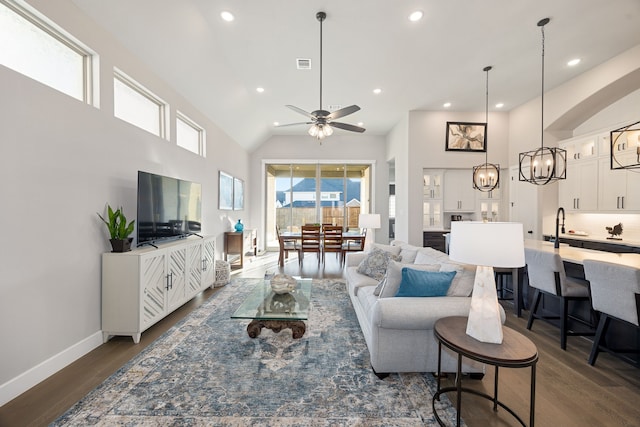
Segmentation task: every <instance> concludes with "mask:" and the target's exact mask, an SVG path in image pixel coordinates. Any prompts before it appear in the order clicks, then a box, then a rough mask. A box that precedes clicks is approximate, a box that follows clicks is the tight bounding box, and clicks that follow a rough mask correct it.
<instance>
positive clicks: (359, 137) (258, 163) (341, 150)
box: [249, 130, 389, 248]
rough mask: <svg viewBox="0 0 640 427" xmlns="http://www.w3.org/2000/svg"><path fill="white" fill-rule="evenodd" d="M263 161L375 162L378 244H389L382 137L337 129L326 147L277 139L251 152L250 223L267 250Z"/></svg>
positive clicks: (308, 141)
mask: <svg viewBox="0 0 640 427" xmlns="http://www.w3.org/2000/svg"><path fill="white" fill-rule="evenodd" d="M263 160H265V161H268V162H270V163H274V162H285V163H286V162H295V161H301V160H305V161H306V160H312V161H314V162H318V163H322V162H323V161H341V162H342V161H344V162H347V163H348V162H350V163H354V162H356V163H359V162H363V163H369V162H372V163H373V165H374V166H373V169H374V174H375V175H374V182H373V191H372V194H373V195H374V200H373V212H375V213H379V214H380V215H381V225H382V228H381V229H380V230H376V233H375V235H376V241H380V242H387V241H388V239H387V236H388V235H389V230H388V229H389V206H388V203H389V201H388V195H389V185H388V184H389V168H388V167H387V163H386V157H385V140H384V138H383V137H381V136H376V135H369V134H367V133H366V132H365V133H364V134H352V133H350V132H346V131H341V130H336V131H335V132H334V133H333V135H331V136H330V137H328V138H326V139H325V140H323V141H322V145H321V144H320V143H319V142H318V141H317V140H316V139H315V138H312V137H310V136H290V135H280V136H273V137H271V138H270V139H268V140H267V141H266V142H264V143H263V144H262V145H260V146H259V147H257V148H256V149H255V150H254V151H253V152H252V153H251V160H250V162H251V163H250V170H251V188H250V189H251V203H252V206H254V207H255V209H253V210H252V211H251V215H250V217H249V221H250V222H249V224H250V227H252V228H258V236H259V238H258V245H259V246H260V248H264V245H265V237H264V236H265V229H264V223H263V218H265V215H266V214H265V203H264V197H265V190H264V188H265V187H264V185H265V181H264V175H263V173H264V170H263Z"/></svg>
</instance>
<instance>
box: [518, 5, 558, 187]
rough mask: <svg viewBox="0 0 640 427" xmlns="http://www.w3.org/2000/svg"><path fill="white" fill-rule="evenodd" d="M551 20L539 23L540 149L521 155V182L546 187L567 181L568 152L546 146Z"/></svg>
mask: <svg viewBox="0 0 640 427" xmlns="http://www.w3.org/2000/svg"><path fill="white" fill-rule="evenodd" d="M549 21H550V19H549V18H544V19H542V20H540V21H539V22H538V27H540V31H541V32H542V96H541V98H540V109H541V115H540V148H538V149H536V150H532V151H527V152H524V153H520V161H519V170H520V172H519V180H520V181H526V182H529V183H531V184H536V185H545V184H549V183H551V182H555V181H557V180H560V179H567V152H566V150H563V149H561V148H556V147H545V146H544V26H545V25H547V24H548V23H549Z"/></svg>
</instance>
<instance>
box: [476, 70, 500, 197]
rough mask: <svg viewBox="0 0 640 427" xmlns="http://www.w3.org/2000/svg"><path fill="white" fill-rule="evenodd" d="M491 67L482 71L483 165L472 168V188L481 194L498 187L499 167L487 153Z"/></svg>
mask: <svg viewBox="0 0 640 427" xmlns="http://www.w3.org/2000/svg"><path fill="white" fill-rule="evenodd" d="M491 68H492V67H491V66H488V67H484V69H483V70H482V71H484V72H486V73H487V85H486V95H487V96H486V103H485V124H486V125H487V128H486V129H487V131H485V135H484V144H485V145H484V146H485V147H487V149H486V150H485V152H484V163H483V164H481V165H478V166H474V167H473V188H474V189H476V190H480V191H483V192H489V191H492V190H494V189H496V188H498V187H499V186H500V166H499V165H494V164H493V163H489V161H488V160H487V159H488V153H489V148H488V146H487V134H488V129H489V127H488V124H489V71H490V70H491Z"/></svg>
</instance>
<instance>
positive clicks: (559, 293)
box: [524, 248, 594, 350]
mask: <svg viewBox="0 0 640 427" xmlns="http://www.w3.org/2000/svg"><path fill="white" fill-rule="evenodd" d="M524 259H525V262H526V264H527V272H528V276H529V286H531V287H532V288H534V289H535V294H534V295H533V307H532V308H531V311H530V312H529V321H528V322H527V329H529V330H531V327H532V326H533V321H534V320H535V319H543V320H551V319H560V348H562V349H563V350H566V349H567V336H592V335H594V332H593V331H592V329H593V325H592V324H591V323H590V322H588V321H586V320H584V319H580V318H577V317H575V316H570V315H569V302H571V301H589V286H588V283H587V282H586V281H585V280H579V279H574V278H569V277H567V275H566V272H565V270H564V264H563V263H562V258H560V255H559V254H557V253H555V252H545V251H539V250H536V249H530V248H525V249H524ZM543 295H548V296H551V297H555V298H558V299H560V315H559V316H547V315H544V314H542V313H540V314H539V313H538V306H539V305H540V300H541V299H542V296H543ZM540 311H541V312H542V311H543V309H541V310H540ZM569 318H571V319H573V320H576V321H578V322H580V323H583V324H585V325H588V326H589V327H590V330H588V331H573V330H570V329H569Z"/></svg>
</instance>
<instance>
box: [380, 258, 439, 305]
mask: <svg viewBox="0 0 640 427" xmlns="http://www.w3.org/2000/svg"><path fill="white" fill-rule="evenodd" d="M403 268H411V269H414V270H420V271H439V270H440V266H439V265H438V264H433V265H415V264H412V265H411V266H407V265H406V264H401V263H399V262H396V261H391V262H389V266H388V268H387V274H386V275H385V278H384V281H383V282H384V283H383V285H382V289H381V290H380V295H379V296H380V298H393V297H395V296H396V294H397V293H398V289H400V283H401V282H402V269H403Z"/></svg>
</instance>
